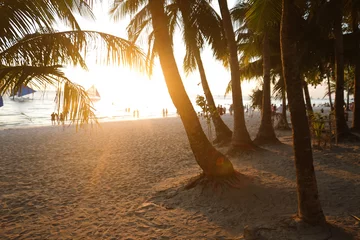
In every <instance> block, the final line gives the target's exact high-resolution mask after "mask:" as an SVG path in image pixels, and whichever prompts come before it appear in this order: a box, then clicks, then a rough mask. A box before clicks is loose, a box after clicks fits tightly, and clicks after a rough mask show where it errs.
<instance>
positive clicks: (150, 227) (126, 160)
mask: <svg viewBox="0 0 360 240" xmlns="http://www.w3.org/2000/svg"><path fill="white" fill-rule="evenodd" d="M223 119H224V120H225V122H226V123H227V124H228V125H229V126H230V127H231V128H232V118H231V116H230V115H225V116H223ZM246 121H247V126H248V129H249V132H250V134H251V136H252V137H253V138H254V137H255V134H256V132H257V128H258V126H259V115H258V114H257V115H256V116H254V117H252V118H250V117H247V120H246ZM276 133H277V135H278V137H279V139H280V140H281V142H282V143H283V144H281V145H274V146H264V150H263V151H259V152H254V153H252V154H247V155H243V156H241V157H233V158H231V161H232V163H233V164H234V166H235V168H236V169H237V170H238V171H239V172H241V173H242V174H244V175H246V176H247V178H248V181H245V182H244V184H243V187H242V188H240V189H229V190H228V191H226V192H222V193H218V192H216V191H211V190H209V189H202V187H201V186H198V187H195V188H193V189H190V190H184V189H183V187H184V186H185V185H186V184H187V183H188V182H189V180H190V179H191V178H193V177H195V176H197V175H198V174H199V173H201V169H200V168H199V167H198V165H197V164H196V162H195V160H194V157H193V154H192V152H191V150H190V147H189V144H188V141H187V137H186V134H185V131H184V129H183V127H182V123H181V121H180V118H178V117H173V118H163V119H148V120H137V121H122V122H111V123H101V128H97V129H93V130H91V131H90V130H88V131H79V132H76V131H75V130H74V128H73V127H70V128H66V129H65V131H64V130H63V129H62V127H59V126H52V127H38V128H26V129H9V130H3V131H1V132H0V142H1V144H0V158H1V160H0V239H244V236H243V233H244V227H245V226H247V225H249V226H261V225H262V224H265V225H266V226H267V227H266V228H264V229H263V230H262V232H263V235H264V236H269V237H268V238H267V239H298V238H291V237H292V236H291V234H289V233H288V232H285V231H284V227H282V226H281V224H279V223H281V222H282V221H286V219H290V217H291V216H292V215H293V214H295V213H296V208H297V200H296V184H295V168H294V160H293V152H292V146H291V145H292V137H291V131H277V132H276ZM220 150H221V151H223V152H225V151H226V149H224V148H223V149H220ZM314 159H315V170H316V175H317V181H318V187H319V192H320V199H321V203H322V206H323V210H324V212H325V215H326V217H327V221H328V222H329V223H330V224H332V225H333V226H334V228H337V229H338V232H339V234H340V233H341V234H342V235H341V234H340V235H339V236H341V238H337V237H336V236H337V235H336V234H337V233H334V234H333V236H332V238H330V239H360V223H359V221H357V220H355V219H354V218H353V217H352V216H351V215H354V216H358V217H360V144H359V143H347V144H339V145H338V146H334V147H333V148H332V149H325V150H314ZM284 219H285V220H284ZM271 224H273V226H272V225H271ZM269 226H270V227H269ZM284 226H288V225H286V223H285V222H284ZM290 230H291V229H290ZM290 230H289V231H290ZM294 231H295V230H294ZM299 239H300V238H299ZM301 239H312V238H311V237H307V238H306V237H305V238H301Z"/></svg>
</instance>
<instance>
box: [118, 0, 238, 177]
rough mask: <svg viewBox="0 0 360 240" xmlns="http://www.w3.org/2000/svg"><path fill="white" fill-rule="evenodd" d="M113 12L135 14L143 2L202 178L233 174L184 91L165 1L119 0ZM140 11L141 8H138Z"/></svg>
mask: <svg viewBox="0 0 360 240" xmlns="http://www.w3.org/2000/svg"><path fill="white" fill-rule="evenodd" d="M114 4H115V6H114V10H113V11H112V12H113V13H116V12H118V13H123V15H127V14H130V15H132V14H136V13H137V12H138V10H139V9H144V8H143V7H144V6H145V5H147V7H148V8H146V9H147V10H146V11H148V14H150V16H151V18H150V19H151V20H150V21H151V23H152V28H153V35H154V38H153V39H154V52H155V53H156V54H157V55H158V56H159V60H160V65H161V68H162V72H163V75H164V78H165V82H166V85H167V88H168V91H169V94H170V97H171V99H172V101H173V103H174V105H175V107H176V108H177V110H178V112H179V115H180V117H181V120H182V123H183V125H184V128H185V131H186V134H187V137H188V139H189V143H190V147H191V149H192V151H193V153H194V156H195V160H196V161H197V163H198V164H199V166H200V167H201V168H202V170H203V173H204V176H206V177H233V176H234V174H235V171H234V168H233V166H232V164H231V162H230V161H229V159H228V158H226V157H225V156H224V155H223V154H221V153H220V152H218V151H217V150H216V149H215V148H214V147H213V146H212V145H211V143H210V142H209V140H208V139H207V137H206V135H205V133H204V131H203V129H202V127H201V125H200V122H199V119H198V117H197V114H196V112H195V110H194V108H193V106H192V104H191V102H190V99H189V97H188V95H187V93H186V91H185V88H184V85H183V82H182V79H181V77H180V74H179V70H178V67H177V64H176V62H175V57H174V54H173V48H172V39H171V37H170V34H169V29H168V26H170V24H169V17H168V16H167V15H166V14H165V11H164V4H165V1H163V0H159V1H140V0H123V1H117V2H115V3H114ZM140 11H142V10H140Z"/></svg>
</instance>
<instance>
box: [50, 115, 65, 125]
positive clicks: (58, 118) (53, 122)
mask: <svg viewBox="0 0 360 240" xmlns="http://www.w3.org/2000/svg"><path fill="white" fill-rule="evenodd" d="M56 123H57V125H60V123H61V124H64V123H65V116H64V114H63V113H60V114H57V113H55V112H53V113H52V114H51V125H56Z"/></svg>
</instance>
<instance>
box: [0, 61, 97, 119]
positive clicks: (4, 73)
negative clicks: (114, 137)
mask: <svg viewBox="0 0 360 240" xmlns="http://www.w3.org/2000/svg"><path fill="white" fill-rule="evenodd" d="M61 67H62V66H61V65H55V66H37V67H34V66H15V67H14V66H0V79H1V81H0V95H4V94H11V92H16V91H17V90H18V89H20V87H21V86H23V85H25V86H27V85H29V86H31V87H33V88H37V89H44V88H46V86H48V85H52V86H54V87H58V86H59V84H60V85H62V86H63V87H62V88H58V94H57V97H56V99H55V100H56V102H57V108H58V111H61V112H63V113H64V114H65V116H68V119H69V120H70V121H71V123H75V124H76V126H78V125H79V126H82V125H83V124H85V123H93V122H96V117H95V114H94V111H93V110H94V109H93V107H92V104H91V100H90V98H89V97H88V95H87V93H86V91H85V90H84V89H83V87H81V86H80V85H77V84H75V83H72V82H71V81H70V80H69V79H68V78H67V77H66V76H65V75H64V73H63V72H62V71H61V70H60V68H61Z"/></svg>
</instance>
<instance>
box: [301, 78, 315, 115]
mask: <svg viewBox="0 0 360 240" xmlns="http://www.w3.org/2000/svg"><path fill="white" fill-rule="evenodd" d="M302 82H303V89H304V95H305V103H306V110H307V113H308V115H309V116H311V115H312V114H313V112H314V111H313V108H312V105H311V98H310V93H309V86H308V84H307V82H306V81H305V79H304V80H303V81H302Z"/></svg>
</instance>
